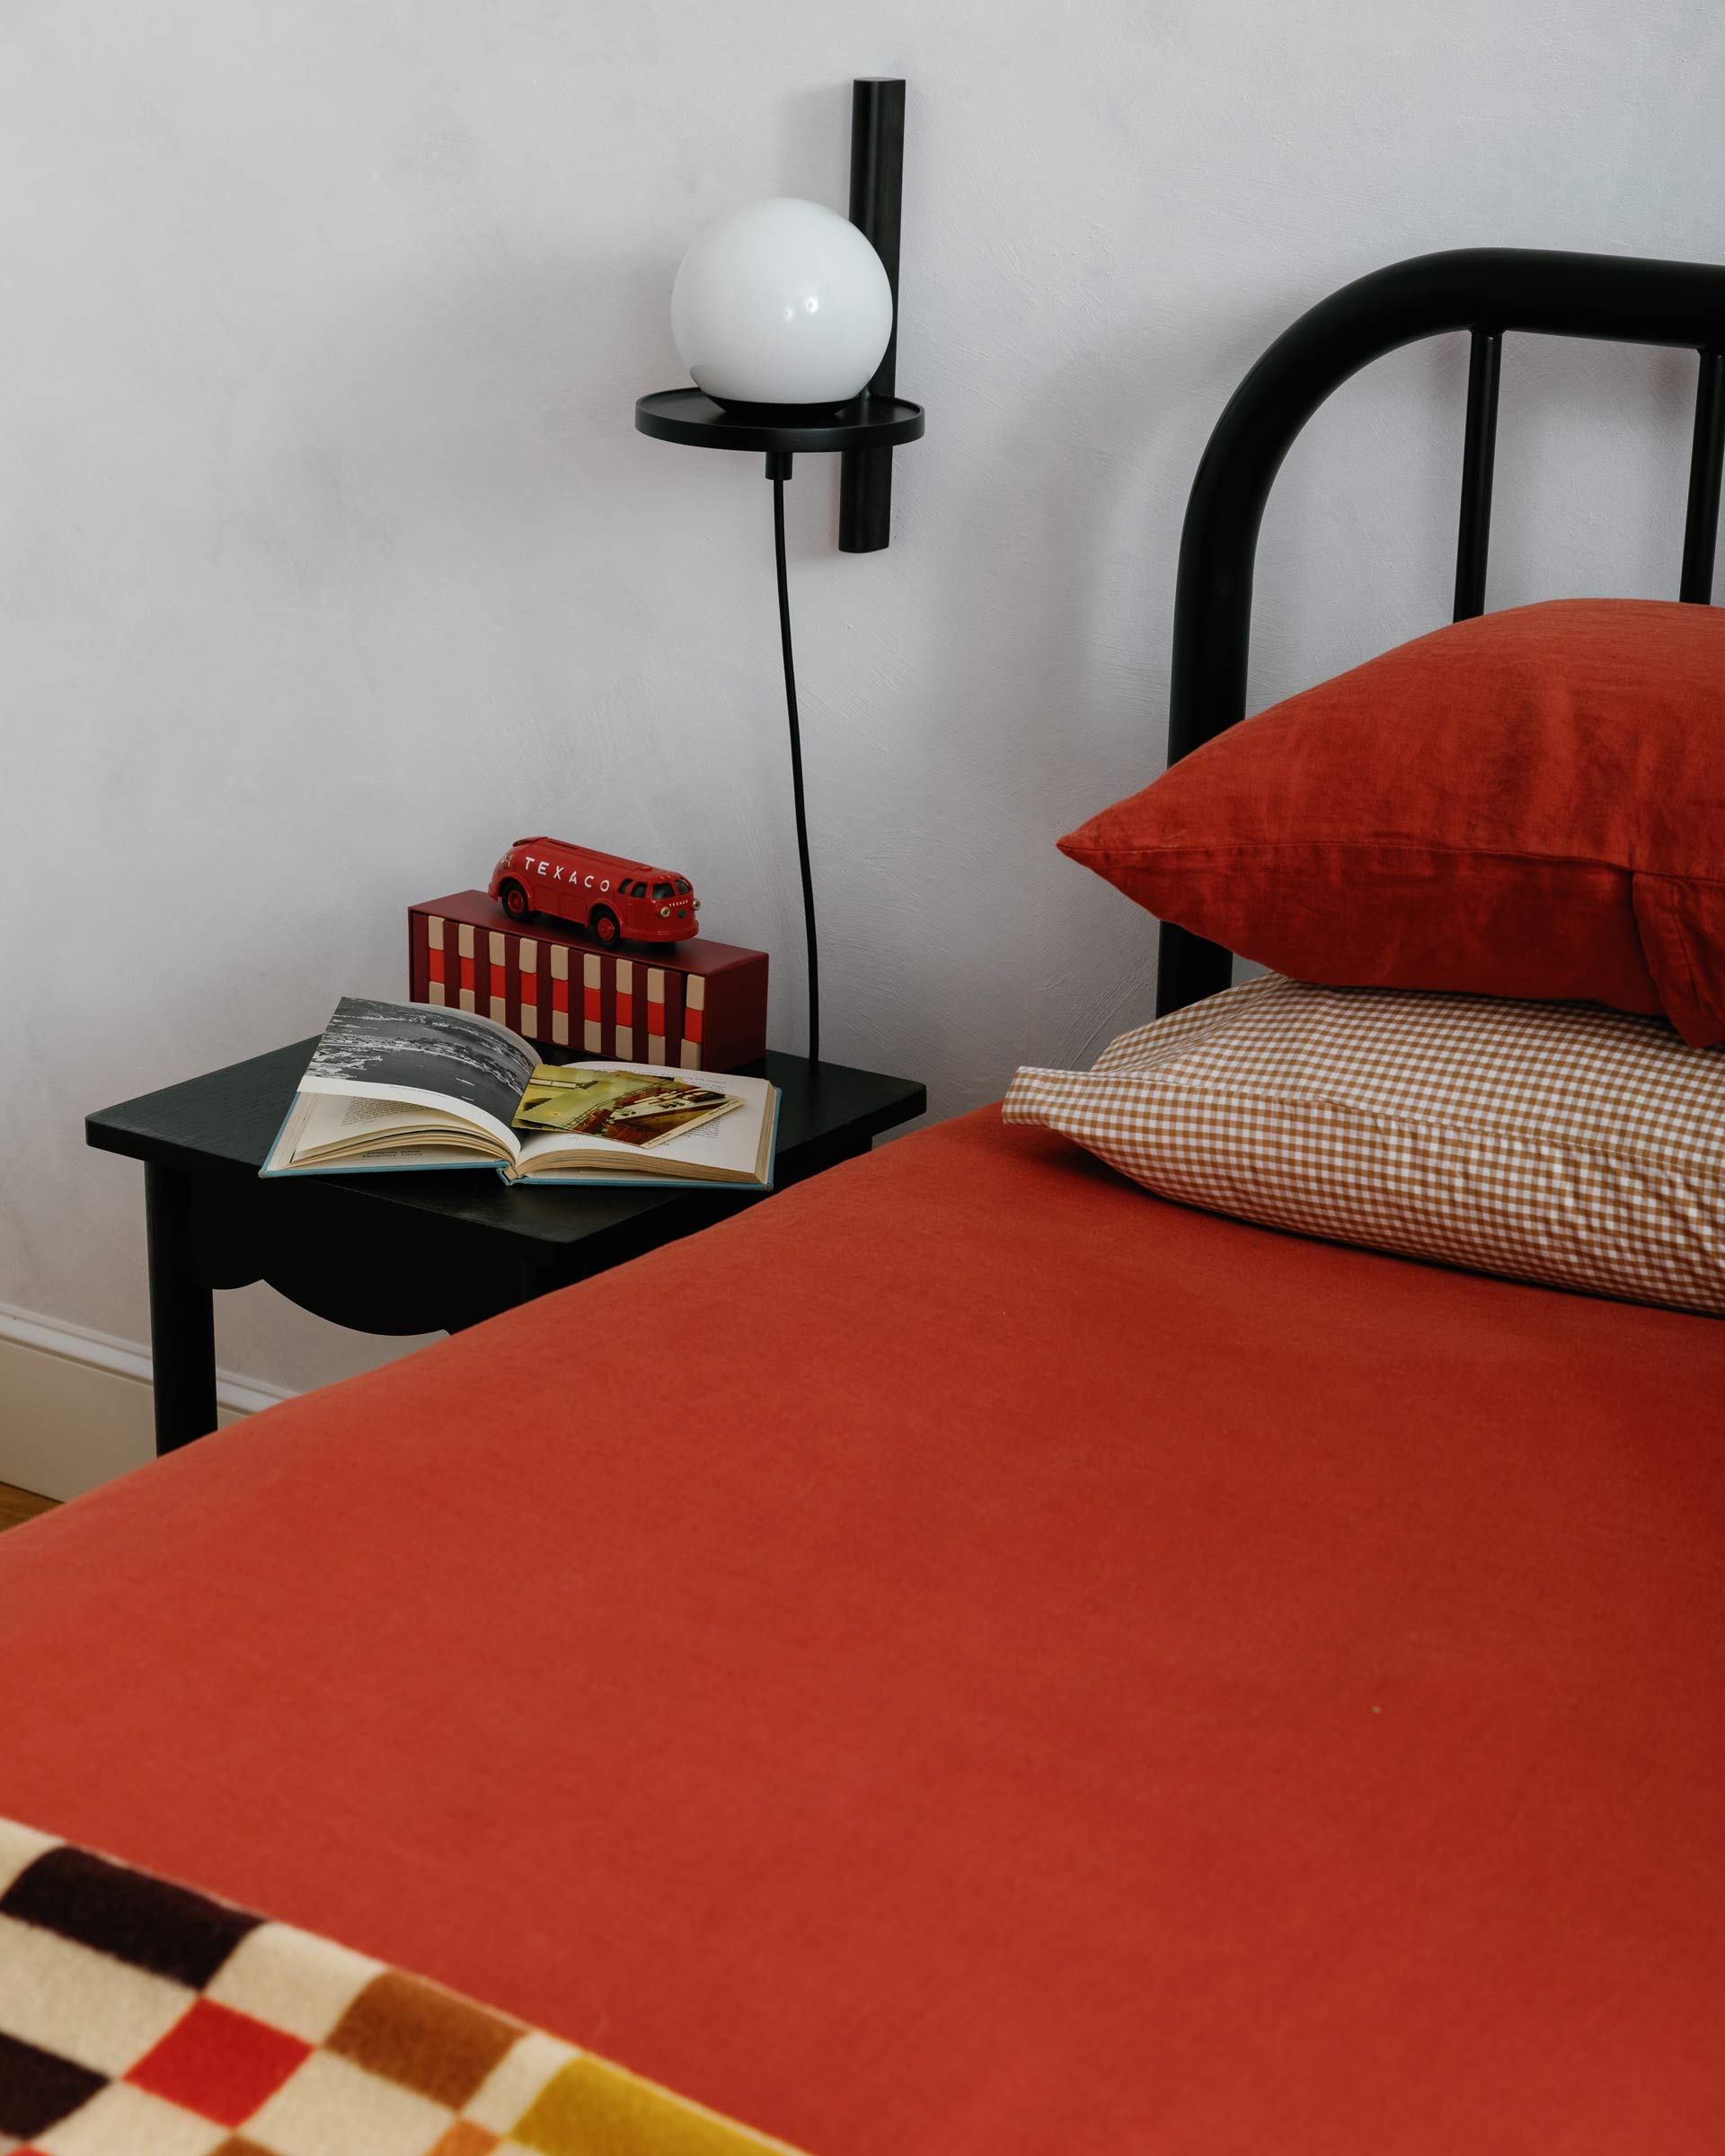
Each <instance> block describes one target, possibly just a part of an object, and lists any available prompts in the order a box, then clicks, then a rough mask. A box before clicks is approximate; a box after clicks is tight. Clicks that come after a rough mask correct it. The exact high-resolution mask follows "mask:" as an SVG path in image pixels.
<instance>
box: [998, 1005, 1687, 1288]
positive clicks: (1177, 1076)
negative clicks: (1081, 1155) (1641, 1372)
mask: <svg viewBox="0 0 1725 2156" xmlns="http://www.w3.org/2000/svg"><path fill="white" fill-rule="evenodd" d="M1004 1116H1005V1119H1006V1121H1007V1122H1009V1123H1035V1124H1041V1125H1043V1126H1045V1127H1047V1128H1048V1129H1050V1130H1057V1131H1061V1132H1064V1133H1065V1135H1066V1136H1068V1137H1071V1138H1075V1139H1076V1140H1077V1142H1078V1143H1079V1144H1081V1145H1084V1146H1085V1147H1087V1148H1088V1149H1089V1151H1091V1152H1092V1153H1096V1154H1098V1155H1099V1156H1100V1157H1101V1159H1102V1160H1105V1161H1107V1162H1110V1165H1111V1166H1113V1167H1115V1168H1118V1169H1119V1170H1120V1171H1122V1172H1123V1173H1124V1174H1127V1175H1129V1176H1131V1177H1132V1178H1134V1180H1137V1181H1138V1182H1140V1183H1143V1184H1144V1185H1146V1188H1149V1189H1152V1190H1154V1191H1156V1192H1158V1193H1160V1194H1161V1195H1162V1196H1163V1197H1172V1198H1177V1199H1179V1200H1181V1202H1182V1203H1183V1204H1186V1205H1192V1206H1204V1207H1207V1209H1208V1210H1210V1211H1212V1212H1217V1213H1228V1214H1234V1215H1238V1216H1240V1217H1241V1218H1243V1219H1245V1220H1252V1221H1257V1222H1261V1223H1262V1224H1265V1225H1268V1226H1270V1227H1277V1228H1289V1229H1293V1230H1295V1231H1296V1233H1303V1234H1307V1235H1319V1236H1324V1237H1328V1238H1330V1239H1331V1240H1333V1241H1342V1242H1356V1243H1364V1244H1366V1245H1367V1246H1368V1247H1370V1248H1373V1249H1377V1250H1395V1251H1399V1252H1402V1253H1404V1254H1406V1255H1409V1256H1412V1257H1416V1258H1429V1259H1438V1260H1440V1261H1441V1262H1443V1263H1446V1264H1450V1265H1461V1266H1469V1267H1473V1268H1477V1269H1478V1270H1480V1271H1482V1272H1491V1273H1503V1274H1507V1275H1508V1276H1509V1277H1511V1278H1515V1279H1525V1280H1536V1281H1540V1282H1543V1283H1545V1284H1548V1285H1551V1286H1559V1287H1568V1288H1576V1289H1580V1290H1582V1291H1584V1292H1586V1293H1588V1294H1603V1295H1619V1296H1623V1297H1625V1298H1627V1299H1629V1300H1630V1301H1632V1302H1639V1303H1666V1304H1669V1305H1672V1306H1674V1307H1676V1308H1677V1309H1680V1310H1698V1311H1707V1312H1714V1313H1719V1314H1725V1047H1719V1048H1692V1047H1687V1046H1685V1043H1684V1042H1683V1041H1682V1040H1681V1039H1680V1038H1678V1036H1677V1035H1676V1033H1675V1032H1674V1031H1673V1030H1672V1029H1671V1028H1670V1027H1669V1026H1668V1024H1667V1023H1666V1022H1665V1021H1664V1020H1663V1019H1653V1018H1635V1017H1630V1016H1627V1015H1625V1014H1624V1013H1623V1012H1615V1011H1605V1010H1601V1009H1600V1008H1598V1007H1597V1005H1595V1004H1591V1003H1512V1002H1508V1001H1500V1000H1499V999H1497V998H1493V997H1488V996H1465V995H1436V994H1414V993H1411V992H1407V991H1403V990H1399V989H1384V988H1323V987H1315V986H1313V985H1308V984H1306V983H1304V982H1298V981H1289V980H1285V979H1283V978H1281V977H1280V976H1278V975H1275V974H1269V975H1266V976H1262V977H1261V978H1260V979H1257V980H1253V981H1248V982H1246V983H1245V984H1243V985H1242V986H1240V987H1238V988H1230V989H1227V990H1225V992H1224V993H1223V994H1220V995H1215V996H1211V997H1209V998H1208V999H1207V1001H1205V1002H1204V1003H1194V1004H1191V1005H1189V1006H1188V1007H1187V1008H1186V1009H1185V1010H1183V1011H1177V1012H1173V1013H1172V1014H1171V1015H1170V1016H1169V1017H1167V1018H1163V1019H1159V1020H1157V1021H1154V1023H1153V1024H1151V1025H1147V1026H1140V1027H1138V1028H1137V1029H1135V1030H1134V1031H1132V1032H1130V1033H1123V1034H1122V1035H1121V1036H1120V1038H1119V1039H1118V1040H1116V1041H1114V1042H1113V1043H1112V1044H1111V1046H1110V1047H1109V1048H1108V1049H1107V1050H1106V1051H1105V1052H1104V1054H1103V1055H1102V1056H1101V1057H1100V1059H1099V1060H1098V1062H1097V1064H1096V1065H1095V1068H1094V1069H1093V1070H1090V1071H1057V1070H1038V1069H1025V1070H1021V1071H1020V1072H1019V1073H1018V1074H1017V1075H1016V1076H1015V1077H1014V1078H1013V1082H1012V1085H1011V1087H1010V1089H1009V1090H1008V1092H1007V1095H1006V1100H1005V1105H1004Z"/></svg>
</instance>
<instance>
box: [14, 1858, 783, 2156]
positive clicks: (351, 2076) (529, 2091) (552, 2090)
mask: <svg viewBox="0 0 1725 2156" xmlns="http://www.w3.org/2000/svg"><path fill="white" fill-rule="evenodd" d="M490 2151H496V2152H498V2156H514V2152H527V2151H532V2152H536V2156H764V2152H777V2156H794V2152H788V2151H786V2149H785V2144H784V2143H783V2142H777V2141H772V2140H769V2139H767V2138H766V2137H765V2136H764V2135H762V2134H754V2133H751V2132H749V2131H748V2130H747V2128H746V2127H743V2126H739V2125H732V2124H731V2123H730V2121H729V2120H726V2119H722V2118H721V2117H719V2116H717V2115H716V2114H714V2113H712V2112H711V2111H706V2110H703V2108H702V2107H700V2106H699V2105H698V2104H693V2103H688V2102H686V2101H685V2100H684V2099H682V2098H680V2097H677V2096H673V2095H671V2094H670V2093H669V2092H668V2090H663V2089H659V2088H655V2087H654V2086H653V2085H652V2084H651V2083H650V2082H647V2081H640V2080H638V2079H637V2078H636V2077H635V2076H634V2075H633V2074H631V2073H626V2072H624V2071H623V2070H622V2069H621V2068H620V2067H616V2066H612V2065H609V2064H607V2063H606V2062H605V2061H604V2060H602V2059H597V2058H595V2057H594V2056H593V2055H592V2054H591V2053H590V2052H581V2051H578V2050H577V2049H576V2048H575V2046H573V2045H571V2044H565V2043H562V2041H560V2040H559V2039H558V2038H557V2037H550V2036H546V2035H544V2034H543V2033H542V2032H540V2031H538V2030H535V2029H529V2028H524V2027H523V2026H522V2025H521V2024H520V2023H519V2022H517V2021H512V2020H509V2019H508V2018H507V2017H505V2016H504V2015H501V2014H496V2013H492V2012H491V2011H490V2010H488V2009H486V2008H484V2007H481V2006H476V2005H474V2004H473V2003H472V2002H471V2001H468V2000H465V1999H462V1998H458V1997H457V1996H456V1994H455V1993H453V1992H447V1991H444V1990H443V1989H442V1988H441V1987H440V1986H439V1985H437V1984H428V1983H426V1982H425V1981H424V1980H423V1979H422V1978H420V1977H418V1976H411V1975H407V1974H406V1973H405V1972H404V1971H403V1970H400V1969H392V1968H389V1967H386V1966H385V1965H384V1964H383V1963H382V1962H378V1961H374V1960H372V1959H370V1958H369V1957H367V1956H366V1955H364V1954H356V1953H354V1952H352V1951H351V1950H350V1949H349V1948H346V1947H339V1946H336V1945H334V1944H333V1943H332V1941H331V1940H324V1939H318V1938H315V1937H314V1936H313V1935H312V1934H311V1933H310V1932H307V1931H295V1930H294V1929H293V1927H292V1926H291V1925H288V1924H278V1923H271V1922H267V1921H266V1920H265V1919H264V1918H262V1917H260V1916H253V1915H252V1914H250V1913H247V1912H246V1911H245V1910H243V1909H235V1908H234V1907H232V1906H231V1905H230V1904H227V1903H226V1902H217V1901H213V1900H211V1899H210V1898H209V1897H208V1895H202V1894H194V1893H192V1892H191V1891H190V1890H189V1889H188V1888H186V1887H184V1886H172V1885H170V1884H169V1883H168V1882H167V1881H165V1880H163V1879H158V1878H153V1877H152V1876H151V1875H150V1874H149V1873H147V1872H142V1871H137V1870H133V1869H130V1868H129V1867H128V1866H126V1865H123V1864H116V1863H113V1862H111V1860H108V1859H107V1858H105V1857H99V1856H94V1855H92V1854H91V1852H90V1851H87V1850H83V1849H77V1848H75V1847H74V1846H73V1845H72V1844H71V1843H69V1842H59V1841H56V1840H55V1839H54V1838H53V1837H52V1836H50V1835H48V1834H42V1833H36V1832H35V1831H34V1830H33V1829H31V1828H30V1827H24V1826H17V1825H12V1824H10V1823H9V1822H6V1821H4V1820H0V2156H7V2152H18V2156H486V2152H490Z"/></svg>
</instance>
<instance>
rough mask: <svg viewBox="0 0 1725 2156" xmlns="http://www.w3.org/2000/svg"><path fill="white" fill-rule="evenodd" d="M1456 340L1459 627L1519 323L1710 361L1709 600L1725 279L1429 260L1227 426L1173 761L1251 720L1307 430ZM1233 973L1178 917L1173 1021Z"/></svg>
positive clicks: (1703, 598) (1475, 605) (1371, 296)
mask: <svg viewBox="0 0 1725 2156" xmlns="http://www.w3.org/2000/svg"><path fill="white" fill-rule="evenodd" d="M1457 330H1466V331H1469V333H1470V335H1471V339H1472V348H1471V351H1470V355H1469V360H1468V369H1467V421H1466V431H1465V435H1464V443H1463V448H1462V505H1461V526H1460V532H1459V535H1458V537H1457V541H1456V548H1455V616H1454V618H1455V620H1456V621H1458V622H1459V621H1464V620H1466V619H1467V618H1468V617H1470V616H1471V615H1473V614H1482V613H1483V612H1484V611H1485V564H1486V551H1487V546H1488V543H1489V541H1490V536H1491V464H1492V455H1493V451H1494V448H1495V446H1496V440H1497V426H1498V377H1499V367H1500V365H1501V361H1502V357H1503V340H1504V335H1505V333H1506V331H1510V330H1525V331H1535V332H1536V333H1538V334H1541V335H1544V336H1554V337H1597V338H1605V339H1608V340H1612V341H1614V342H1616V343H1623V344H1666V345H1688V346H1693V347H1694V349H1695V350H1696V351H1697V352H1698V353H1699V354H1700V357H1701V371H1700V377H1699V381H1698V384H1697V386H1696V393H1695V430H1694V446H1693V448H1692V450H1691V453H1690V459H1689V499H1688V508H1687V512H1686V515H1685V521H1684V530H1683V566H1682V571H1681V574H1680V577H1679V580H1678V587H1677V596H1678V598H1679V599H1682V600H1687V601H1690V602H1692V603H1693V604H1694V605H1703V606H1704V605H1710V604H1711V603H1712V590H1713V555H1714V552H1715V549H1716V546H1717V543H1718V539H1719V500H1720V470H1721V461H1725V269H1721V268H1716V267H1714V266H1713V265H1712V264H1710V263H1704V262H1665V261H1651V260H1648V259H1644V258H1637V257H1634V256H1620V255H1607V254H1565V253H1555V252H1547V251H1542V250H1538V249H1533V248H1516V247H1462V248H1455V249H1453V250H1451V251H1449V252H1445V253H1442V254H1420V255H1415V256H1413V257H1412V258H1411V260H1410V261H1405V262H1394V263H1392V264H1391V265H1390V267H1389V268H1388V269H1385V270H1374V271H1373V272H1372V273H1371V275H1370V276H1368V277H1362V278H1357V279H1356V280H1355V282H1354V283H1352V284H1350V285H1344V286H1343V287H1342V288H1341V289H1340V291H1339V292H1333V293H1331V296H1330V297H1329V298H1328V299H1324V300H1321V301H1320V302H1319V303H1318V305H1316V306H1315V307H1313V308H1312V309H1310V310H1309V312H1307V313H1306V314H1302V315H1301V316H1300V318H1299V320H1298V321H1297V322H1296V323H1293V324H1292V325H1291V327H1289V328H1288V329H1287V330H1285V331H1283V332H1282V334H1281V335H1280V336H1279V337H1278V339H1277V340H1276V341H1275V343H1274V344H1272V345H1271V346H1270V348H1269V350H1268V351H1267V352H1266V353H1265V354H1264V355H1263V357H1262V358H1261V359H1260V360H1259V361H1258V363H1257V365H1256V366H1255V367H1252V371H1251V372H1250V373H1249V374H1248V375H1247V376H1246V377H1245V379H1244V380H1243V382H1242V383H1241V384H1240V386H1239V388H1238V389H1236V390H1235V391H1234V394H1233V396H1232V397H1230V398H1229V400H1228V403H1227V407H1226V409H1225V411H1224V412H1223V414H1222V416H1221V418H1220V419H1219V420H1217V421H1216V428H1215V431H1214V432H1213V433H1212V434H1211V436H1210V438H1209V442H1208V444H1207V446H1206V448H1205V451H1204V455H1203V457H1202V459H1201V460H1200V462H1199V467H1198V475H1197V477H1196V478H1195V479H1194V480H1193V482H1192V491H1191V494H1190V499H1188V501H1187V505H1186V521H1185V524H1184V526H1183V527H1182V528H1181V539H1180V572H1179V579H1178V583H1177V585H1176V588H1175V596H1174V641H1173V658H1172V685H1171V694H1170V703H1169V713H1168V760H1169V762H1170V763H1171V764H1172V763H1174V762H1175V761H1177V760H1178V758H1180V757H1181V756H1184V755H1190V753H1191V751H1192V750H1193V749H1195V748H1198V747H1201V746H1202V745H1203V744H1204V743H1205V742H1206V741H1208V740H1210V739H1212V738H1214V737H1215V736H1216V735H1217V734H1219V733H1221V732H1222V731H1223V730H1224V729H1225V728H1227V727H1230V726H1233V725H1234V723H1235V722H1236V720H1241V719H1243V718H1244V717H1245V715H1246V654H1247V648H1248V641H1249V639H1250V636H1251V632H1252V557H1253V555H1254V553H1255V552H1256V550H1257V545H1258V531H1259V526H1260V525H1261V523H1262V521H1263V514H1264V504H1265V502H1266V501H1267V500H1268V499H1269V490H1270V486H1271V483H1272V482H1273V481H1274V480H1275V477H1276V474H1277V472H1278V470H1279V469H1280V467H1281V463H1282V459H1283V458H1284V457H1285V456H1286V455H1287V452H1288V450H1289V448H1290V447H1291V446H1292V445H1293V441H1294V437H1296V435H1297V434H1298V433H1299V431H1300V429H1301V428H1302V427H1304V426H1305V422H1306V421H1307V420H1309V419H1310V418H1311V417H1312V414H1313V413H1314V411H1316V410H1317V408H1318V406H1319V405H1320V404H1322V403H1323V401H1324V399H1325V398H1326V397H1327V396H1328V395H1329V394H1330V393H1331V390H1333V389H1336V388H1338V387H1340V384H1342V383H1343V382H1345V381H1347V379H1348V378H1349V376H1350V375H1353V374H1356V373H1357V372H1358V370H1359V368H1361V367H1364V366H1366V365H1367V363H1368V362H1369V361H1371V360H1373V359H1378V358H1382V357H1383V356H1384V353H1385V352H1390V351H1393V350H1395V349H1396V348H1397V347H1398V346H1400V345H1404V344H1411V343H1413V342H1415V341H1416V340H1419V339H1420V338H1422V337H1436V336H1441V335H1444V334H1446V333H1448V332H1452V331H1457ZM1230 964H1231V957H1230V953H1229V952H1228V951H1227V950H1225V949H1224V948H1223V946H1222V945H1221V944H1219V943H1212V942H1210V941H1207V939H1206V938H1205V937H1203V936H1198V935H1194V934H1193V933H1192V932H1190V930H1189V929H1184V928H1179V927H1176V926H1175V924H1174V923H1172V922H1164V923H1163V927H1162V942H1161V953H1160V960H1159V963H1158V967H1157V976H1156V1011H1157V1013H1158V1015H1160V1014H1162V1013H1163V1012H1169V1011H1178V1010H1180V1009H1181V1007H1182V1006H1183V1005H1184V1004H1187V1003H1196V1002H1198V1001H1199V998H1200V997H1202V996H1207V995H1214V994H1216V992H1217V991H1218V990H1220V989H1223V988H1225V987H1226V986H1227V985H1228V980H1229V968H1230Z"/></svg>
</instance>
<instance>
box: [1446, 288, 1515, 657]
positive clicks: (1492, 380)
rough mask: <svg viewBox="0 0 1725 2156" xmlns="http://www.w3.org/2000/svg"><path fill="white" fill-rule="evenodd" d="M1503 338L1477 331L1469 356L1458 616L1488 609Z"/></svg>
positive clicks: (1492, 332) (1463, 618) (1470, 616)
mask: <svg viewBox="0 0 1725 2156" xmlns="http://www.w3.org/2000/svg"><path fill="white" fill-rule="evenodd" d="M1502 366H1503V339H1502V337H1501V335H1500V334H1499V331H1496V330H1475V331H1474V332H1473V337H1472V339H1471V340H1470V341H1469V345H1468V355H1467V432H1466V434H1465V435H1464V437H1463V441H1462V525H1461V530H1460V531H1459V532H1458V533H1457V535H1456V538H1455V619H1456V620H1457V621H1458V622H1467V621H1472V620H1473V616H1474V615H1475V614H1483V613H1484V612H1485V558H1486V555H1487V553H1488V552H1490V551H1491V464H1492V460H1493V458H1494V457H1495V456H1496V455H1497V451H1498V376H1499V372H1500V371H1501V369H1502Z"/></svg>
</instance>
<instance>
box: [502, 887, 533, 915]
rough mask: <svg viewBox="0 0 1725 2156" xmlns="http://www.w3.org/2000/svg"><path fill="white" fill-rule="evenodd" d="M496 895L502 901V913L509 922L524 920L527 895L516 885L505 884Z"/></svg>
mask: <svg viewBox="0 0 1725 2156" xmlns="http://www.w3.org/2000/svg"><path fill="white" fill-rule="evenodd" d="M497 895H498V897H500V899H501V900H502V901H503V911H504V912H505V913H506V914H507V915H509V918H510V920H511V921H525V920H526V917H527V894H526V892H525V891H524V890H523V889H522V888H521V886H520V885H519V884H518V883H506V884H505V885H504V886H503V888H502V889H501V890H500V891H499V893H498V894H497Z"/></svg>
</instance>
